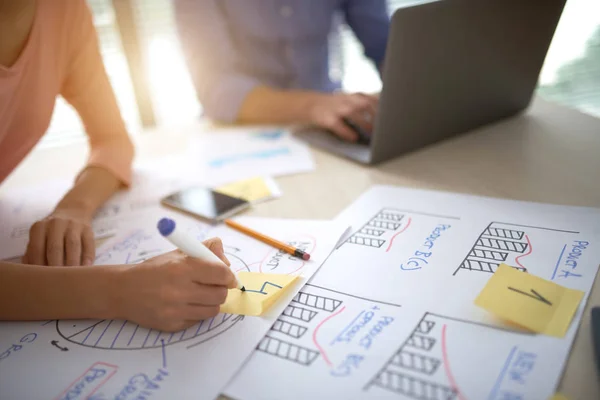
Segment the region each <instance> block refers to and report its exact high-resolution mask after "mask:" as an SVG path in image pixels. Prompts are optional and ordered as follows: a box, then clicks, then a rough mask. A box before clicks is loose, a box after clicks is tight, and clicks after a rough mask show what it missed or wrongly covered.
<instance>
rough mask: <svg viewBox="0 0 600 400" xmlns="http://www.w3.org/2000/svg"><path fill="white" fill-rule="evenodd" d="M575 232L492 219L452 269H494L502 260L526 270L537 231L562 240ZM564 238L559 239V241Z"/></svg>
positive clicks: (493, 270) (480, 270) (537, 234)
mask: <svg viewBox="0 0 600 400" xmlns="http://www.w3.org/2000/svg"><path fill="white" fill-rule="evenodd" d="M577 233H578V232H571V231H562V230H556V229H550V228H540V227H533V226H523V225H514V224H507V223H501V222H491V223H490V224H489V225H488V226H487V227H486V228H485V229H484V230H483V232H482V233H481V234H480V235H479V237H478V238H477V240H476V241H475V243H474V244H473V247H472V248H471V250H470V251H469V253H468V254H467V256H466V257H465V259H464V260H463V262H462V263H461V264H460V266H459V267H458V268H457V269H456V271H454V274H453V275H456V274H457V273H458V272H459V271H478V272H487V273H494V272H496V269H498V267H499V266H500V264H502V263H505V264H508V265H510V266H511V267H513V268H515V269H518V270H520V271H527V261H526V260H528V257H530V256H531V255H532V253H533V251H534V243H535V242H536V241H535V239H534V238H535V237H536V236H539V235H540V234H544V235H546V236H545V237H544V239H546V238H547V237H548V236H547V235H548V234H550V235H552V236H553V237H554V238H555V239H557V240H560V239H563V238H564V242H566V241H568V240H569V239H570V237H571V236H572V235H574V234H577ZM562 243H563V242H561V245H562Z"/></svg>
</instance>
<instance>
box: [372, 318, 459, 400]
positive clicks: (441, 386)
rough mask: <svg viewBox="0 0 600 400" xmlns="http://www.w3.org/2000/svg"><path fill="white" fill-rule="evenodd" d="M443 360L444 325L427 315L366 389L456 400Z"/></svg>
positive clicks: (421, 399)
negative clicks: (376, 388)
mask: <svg viewBox="0 0 600 400" xmlns="http://www.w3.org/2000/svg"><path fill="white" fill-rule="evenodd" d="M444 357H445V324H444V323H443V320H442V319H440V318H439V317H437V316H434V315H432V314H429V313H427V314H425V316H423V318H422V319H421V320H420V321H419V323H418V324H417V326H416V327H415V329H414V330H413V331H412V332H411V334H410V336H409V337H408V338H407V339H406V341H405V342H404V343H403V344H402V346H400V348H399V349H398V350H397V351H396V353H394V355H393V356H392V358H391V359H390V360H389V361H388V362H387V363H386V364H385V365H384V367H383V368H382V369H381V370H380V371H379V372H378V373H377V375H376V376H375V377H374V378H373V379H372V380H371V381H370V382H369V383H368V384H367V386H366V388H365V389H367V390H368V389H369V388H371V387H373V386H375V387H378V388H381V389H384V390H387V391H390V392H393V393H397V394H399V395H403V396H406V397H409V398H411V399H418V400H453V399H458V389H457V388H456V387H455V385H453V380H452V379H451V375H447V374H446V372H447V371H446V370H445V368H443V363H444Z"/></svg>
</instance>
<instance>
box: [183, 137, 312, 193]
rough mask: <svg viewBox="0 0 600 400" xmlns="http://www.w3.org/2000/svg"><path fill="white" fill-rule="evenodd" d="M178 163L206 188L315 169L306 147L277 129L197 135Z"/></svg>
mask: <svg viewBox="0 0 600 400" xmlns="http://www.w3.org/2000/svg"><path fill="white" fill-rule="evenodd" d="M182 163H184V164H185V165H186V166H187V169H188V170H189V169H193V170H194V174H195V175H196V176H202V177H203V178H202V179H203V182H205V183H206V184H210V185H222V184H225V183H231V182H235V181H239V180H242V179H248V178H252V177H256V176H281V175H290V174H297V173H301V172H308V171H313V170H314V169H315V164H314V161H313V158H312V154H311V152H310V149H309V148H308V146H306V145H305V144H304V143H302V142H300V141H299V140H298V139H296V138H294V137H292V136H291V135H290V133H289V132H288V131H286V130H280V129H275V130H273V129H270V130H269V129H268V130H264V129H247V128H239V129H229V130H216V131H215V132H211V133H210V134H204V135H199V136H198V137H195V138H194V139H192V141H191V143H190V148H189V152H188V154H187V157H186V158H185V159H184V160H182Z"/></svg>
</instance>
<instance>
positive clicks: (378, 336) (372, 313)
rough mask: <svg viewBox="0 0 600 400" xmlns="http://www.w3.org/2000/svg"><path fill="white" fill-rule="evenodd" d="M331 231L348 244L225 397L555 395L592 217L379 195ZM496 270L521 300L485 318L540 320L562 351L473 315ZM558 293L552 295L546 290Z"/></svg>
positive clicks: (397, 192) (506, 296)
mask: <svg viewBox="0 0 600 400" xmlns="http://www.w3.org/2000/svg"><path fill="white" fill-rule="evenodd" d="M338 221H339V222H340V223H342V224H344V225H352V227H353V233H352V234H351V235H349V236H347V237H346V239H345V241H344V242H343V243H342V244H341V245H339V246H338V248H337V250H335V251H334V252H333V254H332V255H331V256H330V257H329V258H328V260H327V261H326V262H325V264H324V265H323V266H322V268H321V269H320V270H319V272H318V273H317V274H316V275H315V276H314V277H313V278H312V279H311V280H310V281H309V283H308V284H307V285H305V286H304V288H302V289H301V290H300V293H299V294H298V295H297V296H296V297H295V298H294V299H293V301H292V302H291V303H290V304H289V306H288V307H287V309H286V311H285V312H284V313H283V314H282V315H281V316H280V317H279V318H278V320H277V322H276V323H275V324H274V325H273V327H272V328H271V330H270V332H269V333H268V334H267V336H266V337H265V338H264V339H263V340H262V341H261V342H260V345H259V346H258V348H257V349H256V351H255V352H254V354H253V355H252V357H251V358H250V360H249V361H248V362H247V363H246V365H245V366H244V368H243V369H242V370H241V371H240V372H239V373H238V374H237V375H236V377H235V379H233V380H232V381H231V382H230V384H229V385H228V386H227V389H226V391H225V393H226V394H227V395H229V396H230V397H232V398H240V399H244V398H260V399H280V398H286V399H298V400H300V399H308V398H342V399H415V400H422V399H456V400H458V399H490V400H499V399H507V398H519V399H548V398H550V397H551V396H552V395H553V394H554V393H555V391H556V386H557V384H558V382H559V380H560V376H561V373H562V371H563V368H564V365H565V362H566V359H567V357H568V355H569V349H570V347H571V344H572V342H573V339H574V337H575V334H576V332H577V327H578V325H579V322H580V320H581V317H582V314H583V308H584V306H585V302H586V298H587V296H588V295H589V292H590V290H591V287H592V284H593V282H594V279H595V277H596V273H597V270H598V265H599V264H600V210H598V209H592V208H578V207H564V206H553V205H546V204H537V203H525V202H515V201H506V200H498V199H490V198H482V197H474V196H465V195H457V194H451V193H442V192H434V191H424V190H410V189H402V188H396V187H390V186H377V187H374V188H372V189H371V190H369V191H368V192H366V193H365V194H364V195H362V196H361V197H360V198H359V199H357V200H356V201H355V202H354V203H353V204H352V205H351V206H350V207H348V208H347V209H346V210H345V211H343V212H342V213H341V214H340V216H339V217H338ZM501 264H507V265H510V266H511V267H513V268H509V269H510V271H508V272H509V274H510V275H511V276H515V277H516V276H517V275H518V277H519V282H513V279H512V278H510V282H511V287H514V288H515V289H517V290H520V291H522V292H523V293H525V294H522V293H517V292H514V291H512V290H508V292H510V293H503V294H501V296H502V299H500V298H499V297H495V296H496V295H498V293H497V292H495V293H493V294H494V296H492V301H493V302H492V304H493V305H494V306H495V307H501V306H510V305H516V304H517V303H516V302H517V301H521V302H522V303H519V304H521V305H522V307H523V310H522V312H523V315H525V313H527V315H528V316H529V317H531V314H530V312H534V311H536V312H538V313H540V314H539V315H538V316H536V317H533V318H532V320H531V321H535V322H536V323H539V322H540V321H541V322H544V323H545V322H547V321H548V320H550V321H551V322H550V323H549V324H547V325H544V324H543V323H542V324H541V325H540V326H541V327H544V329H551V331H552V332H553V333H560V334H561V335H562V334H564V337H556V336H561V335H555V336H549V335H541V334H536V333H532V332H531V331H530V330H527V329H524V328H523V327H521V326H519V325H517V324H515V323H512V322H511V323H508V322H506V321H505V320H503V319H500V318H498V316H497V315H496V314H492V313H490V312H489V311H487V310H485V309H483V308H481V307H478V306H477V305H475V304H474V301H475V299H476V298H477V296H478V295H479V294H480V293H481V292H482V290H484V288H485V287H486V285H489V284H490V283H491V282H492V280H494V279H495V278H498V277H502V275H496V274H498V273H500V274H502V271H503V270H505V269H504V267H500V265H501ZM525 270H526V271H527V272H525ZM537 277H539V278H537ZM542 278H543V279H542ZM532 280H534V281H532ZM538 280H539V281H542V284H540V282H539V281H538ZM504 283H506V281H504ZM554 284H556V285H557V287H560V289H554V288H552V289H551V290H548V289H550V287H549V286H548V285H551V286H553V285H554ZM558 285H559V286H558ZM531 289H534V290H535V291H536V292H537V293H538V294H539V295H540V296H539V297H538V296H537V295H536V294H535V293H533V292H531ZM555 290H556V291H555ZM559 292H561V293H562V295H561V296H559ZM566 293H568V294H567V295H565V294H566ZM528 294H530V295H531V296H533V297H531V296H529V295H528ZM571 294H573V296H574V298H573V299H572V298H570V297H569V296H570V295H571ZM582 295H583V299H581V296H582ZM510 296H514V297H513V298H511V297H510ZM544 300H547V301H549V302H551V303H552V306H548V305H547V304H545V303H544ZM580 300H581V301H580ZM525 301H527V302H528V303H527V305H526V304H525ZM530 303H533V305H532V304H530ZM556 306H557V307H559V308H558V309H555V308H554V307H556ZM526 307H527V308H526ZM544 308H546V309H544ZM553 309H554V310H555V311H554V312H553V311H552V310H553ZM573 314H574V315H573ZM519 315H520V314H519ZM569 321H570V323H569ZM519 322H521V324H524V323H523V321H521V320H519ZM524 325H526V324H524ZM536 326H537V325H536ZM538 330H540V329H538ZM265 387H268V388H269V390H264V388H265Z"/></svg>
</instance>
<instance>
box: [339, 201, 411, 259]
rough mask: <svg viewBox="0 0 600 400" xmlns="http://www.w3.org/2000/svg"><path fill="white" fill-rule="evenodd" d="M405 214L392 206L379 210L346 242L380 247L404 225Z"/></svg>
mask: <svg viewBox="0 0 600 400" xmlns="http://www.w3.org/2000/svg"><path fill="white" fill-rule="evenodd" d="M405 220H406V218H405V214H404V213H403V212H400V211H398V210H394V209H392V208H384V209H382V210H380V211H379V212H378V213H377V214H376V215H375V216H374V217H373V218H371V219H370V220H369V221H368V222H367V223H366V224H365V225H364V226H363V227H362V228H361V229H359V230H358V231H356V232H355V233H354V234H353V235H352V236H350V237H349V238H348V240H347V241H346V243H347V244H353V245H358V246H366V247H374V248H378V249H379V248H381V247H382V246H383V245H384V244H385V243H386V242H387V241H388V240H390V239H391V238H392V237H393V236H394V235H395V234H396V233H397V232H398V231H400V230H401V229H402V227H406V226H407V224H406V223H404V221H405Z"/></svg>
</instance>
